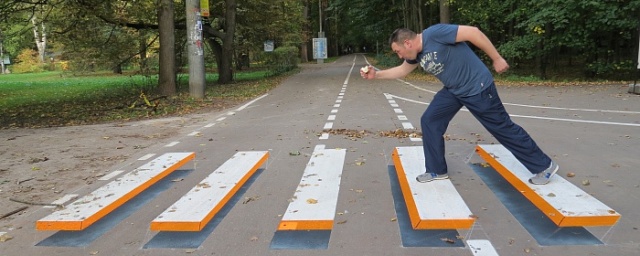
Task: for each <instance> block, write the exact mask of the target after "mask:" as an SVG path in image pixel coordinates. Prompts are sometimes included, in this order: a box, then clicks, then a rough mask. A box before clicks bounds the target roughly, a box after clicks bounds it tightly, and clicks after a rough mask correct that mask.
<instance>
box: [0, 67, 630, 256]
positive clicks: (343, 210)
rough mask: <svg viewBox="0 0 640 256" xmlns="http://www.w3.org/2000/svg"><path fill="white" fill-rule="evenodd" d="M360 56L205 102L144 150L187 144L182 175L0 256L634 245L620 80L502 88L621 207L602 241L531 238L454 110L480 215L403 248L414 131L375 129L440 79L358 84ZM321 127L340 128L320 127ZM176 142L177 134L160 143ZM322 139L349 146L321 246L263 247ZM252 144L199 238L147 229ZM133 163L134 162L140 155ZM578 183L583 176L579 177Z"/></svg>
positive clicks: (29, 233)
mask: <svg viewBox="0 0 640 256" xmlns="http://www.w3.org/2000/svg"><path fill="white" fill-rule="evenodd" d="M363 65H365V59H364V57H363V56H361V55H350V56H345V57H343V58H340V59H339V60H338V61H336V62H335V63H326V64H312V65H307V66H306V67H305V69H304V70H303V71H302V72H301V73H299V74H297V75H295V76H292V77H290V78H289V79H287V80H285V81H284V82H283V83H282V84H281V85H280V86H278V87H277V88H275V89H274V90H272V91H271V92H269V93H268V94H266V95H264V96H262V97H260V98H256V99H255V100H253V101H251V102H247V103H246V104H245V105H242V106H239V107H238V108H235V109H231V110H229V111H225V112H220V113H211V114H210V115H208V116H207V117H205V118H204V119H203V120H202V121H201V122H200V123H198V124H197V125H195V126H191V127H188V128H187V129H188V130H185V132H184V133H182V134H180V135H178V136H176V137H174V138H170V139H167V140H165V141H159V142H158V143H159V144H158V145H160V146H157V147H150V148H149V152H147V153H149V154H156V155H158V154H161V153H165V152H196V159H195V160H194V161H192V162H191V163H189V164H187V165H185V166H184V167H183V168H181V170H180V171H178V172H176V173H175V175H174V176H171V177H169V179H173V180H176V179H178V180H180V181H179V182H171V181H168V182H165V183H166V184H165V186H164V187H158V188H154V189H155V190H156V192H153V193H150V194H149V195H148V196H147V198H146V199H145V198H141V199H139V203H138V205H135V204H134V205H126V206H125V208H128V209H129V212H127V213H120V214H121V216H123V217H120V219H118V218H115V220H113V221H112V222H111V223H104V224H101V227H100V228H96V229H94V230H92V231H91V232H85V233H74V232H53V231H36V230H35V228H30V227H33V226H29V225H24V227H23V228H21V229H19V230H14V231H12V233H11V235H12V236H14V237H16V238H14V239H13V240H11V241H8V242H5V243H0V255H11V256H13V255H51V256H53V255H183V254H186V255H474V253H479V252H478V251H477V250H476V251H475V252H474V251H473V250H472V249H470V248H469V246H466V245H465V244H464V241H466V240H487V241H489V242H490V243H491V246H492V247H493V249H494V250H495V251H496V252H497V254H498V255H637V253H638V251H640V230H638V228H640V224H639V223H640V211H639V209H638V207H639V205H640V172H638V166H640V158H639V157H638V155H639V152H638V151H639V150H640V97H638V96H636V95H632V94H627V85H607V86H571V87H522V86H519V87H506V86H499V89H498V90H499V92H500V96H501V98H502V100H503V102H504V103H505V106H506V107H507V109H508V111H509V113H510V114H511V115H512V116H513V119H514V121H515V122H516V123H518V124H520V125H521V126H522V127H524V128H525V129H526V130H527V131H528V132H529V133H530V134H531V135H532V137H533V138H534V139H535V140H536V142H537V143H538V144H539V146H540V147H541V148H542V149H543V150H544V151H545V152H547V154H549V155H550V156H552V158H553V159H554V160H555V161H556V162H557V163H558V164H559V165H560V167H561V169H560V171H559V175H562V176H566V174H567V173H569V172H573V173H575V174H576V175H575V177H572V178H567V180H569V181H570V182H572V183H574V184H575V185H577V186H578V187H580V188H581V189H583V190H584V191H586V192H587V193H589V194H591V195H593V196H594V197H596V198H597V199H599V200H600V201H602V202H603V203H605V204H606V205H608V206H609V207H611V208H613V209H615V210H616V211H617V212H619V213H620V214H621V216H622V217H621V219H620V221H619V222H618V223H617V224H616V225H615V226H613V227H596V228H587V229H586V230H587V231H588V233H589V234H591V235H592V236H593V237H594V238H595V239H596V240H597V241H599V242H600V243H595V244H586V245H585V244H582V245H574V244H570V243H569V244H562V242H563V239H564V238H563V237H562V236H560V237H557V238H556V237H554V238H553V239H555V240H558V241H559V243H560V244H559V245H541V243H540V242H539V241H541V240H540V239H543V238H548V236H552V235H553V234H552V233H553V232H552V233H551V234H544V233H543V234H536V232H535V231H532V230H531V229H530V227H531V225H533V226H534V227H535V226H536V225H537V224H536V223H537V222H536V220H533V221H532V222H533V224H531V223H529V224H526V223H523V221H522V220H521V219H518V218H517V217H516V216H514V213H513V212H512V211H511V210H510V208H509V207H508V206H507V205H505V203H503V202H502V201H501V199H500V198H499V196H497V195H496V193H495V192H494V191H493V188H492V187H491V186H488V185H487V184H486V183H485V182H484V181H483V180H482V179H481V177H479V175H478V174H477V170H475V169H474V163H479V162H482V160H480V158H479V157H478V156H477V155H476V154H475V152H474V148H475V144H477V143H482V144H484V143H494V142H495V140H494V139H493V138H492V137H491V136H490V135H489V134H488V133H487V132H486V131H485V130H484V129H483V128H482V127H481V126H480V124H479V123H478V122H477V121H476V120H475V119H474V118H473V117H472V116H471V115H470V114H469V113H468V112H465V111H461V112H460V113H459V114H458V115H457V116H456V117H455V118H454V119H453V121H452V122H451V124H450V127H449V129H448V131H447V135H446V136H447V139H448V142H447V150H446V151H447V161H448V164H449V170H450V176H451V180H452V182H453V183H454V185H455V186H456V188H457V190H458V192H459V193H460V195H461V196H462V197H463V198H464V200H465V202H466V203H467V205H468V206H469V209H470V210H471V211H472V212H473V213H474V214H475V215H476V216H477V217H478V219H477V220H476V224H475V225H474V227H473V228H472V229H470V230H457V232H458V233H459V237H457V239H460V241H462V242H463V243H462V246H461V247H430V246H418V247H408V246H405V245H403V241H402V239H401V234H402V232H403V231H402V230H401V228H400V227H399V221H398V218H399V216H397V214H396V208H395V205H396V204H397V203H398V202H394V198H393V193H392V185H391V184H393V182H392V180H391V179H390V175H389V174H390V171H389V170H390V168H392V165H393V162H392V160H391V153H392V151H393V149H394V147H398V146H419V145H421V142H420V141H412V140H410V139H409V138H398V137H395V136H390V137H386V136H380V132H384V133H390V132H393V131H396V130H397V129H402V128H410V126H408V125H411V126H413V127H416V128H418V127H419V119H420V115H421V114H422V112H423V111H424V109H425V107H426V106H427V104H428V102H429V101H430V100H431V98H432V96H433V93H434V92H435V91H437V90H439V89H440V87H441V86H440V85H438V84H436V83H425V82H410V83H405V82H404V81H400V80H387V81H381V80H376V81H366V80H363V79H361V78H360V76H359V74H358V69H359V68H360V67H361V66H363ZM394 102H395V103H394ZM393 104H397V106H396V105H393ZM399 110H400V111H401V112H400V111H399ZM399 116H406V118H407V120H400V119H402V117H399ZM325 128H331V129H334V130H338V131H340V132H337V133H329V134H325V135H323V130H324V129H325ZM341 129H345V130H341ZM352 131H358V132H361V131H364V136H362V137H361V138H353V137H349V136H347V135H348V133H350V132H352ZM174 141H177V142H179V143H177V144H176V143H172V145H171V146H169V145H167V146H164V145H165V144H168V143H171V142H174ZM318 145H324V147H325V148H342V149H346V151H347V153H346V159H345V162H344V167H343V172H342V176H341V183H340V192H339V197H338V201H337V206H336V212H337V214H336V217H335V223H334V226H333V230H332V231H331V232H330V236H329V237H330V239H329V240H328V242H327V244H326V248H322V249H309V248H308V249H305V248H296V249H287V248H284V249H283V248H278V249H275V248H272V243H273V242H274V239H275V238H274V237H275V236H274V234H275V233H276V230H277V228H278V225H279V221H280V220H281V219H282V216H283V214H284V213H285V211H286V209H287V206H288V204H289V199H290V198H291V197H292V196H293V194H294V192H295V191H296V188H297V187H298V185H299V183H300V179H301V176H302V173H303V171H304V169H305V166H306V165H307V164H308V162H309V159H310V155H311V154H312V152H313V151H314V148H316V147H317V146H318ZM252 150H267V151H269V153H270V157H269V159H268V161H267V163H266V164H265V165H264V166H263V167H262V168H261V169H260V171H259V173H257V174H256V175H255V177H254V179H252V180H250V181H249V183H248V184H247V186H246V189H245V190H241V193H242V194H241V195H240V196H239V197H238V199H237V202H231V205H230V206H229V207H228V209H227V210H228V212H225V213H224V216H223V217H221V218H219V219H218V220H217V221H218V223H216V224H215V226H214V227H212V228H211V229H209V230H207V231H206V232H201V233H200V234H199V235H196V236H194V237H191V238H187V239H186V240H184V241H189V242H190V243H191V245H194V244H195V245H196V246H195V248H190V247H189V246H185V244H184V243H185V242H180V241H183V240H179V239H177V238H175V237H172V236H171V234H167V237H168V238H166V239H165V240H162V239H160V235H159V234H158V233H157V232H155V231H150V230H149V222H150V221H151V220H153V219H154V218H155V217H156V216H157V215H158V214H160V213H161V212H162V211H164V209H166V208H167V207H169V206H170V205H171V204H173V203H174V202H175V201H176V200H178V199H179V198H180V197H181V196H182V195H184V194H185V193H186V192H187V191H189V190H190V189H191V188H192V187H194V186H195V185H196V184H198V182H199V181H200V180H202V179H203V178H204V177H206V176H207V175H208V174H209V173H211V172H212V171H213V170H214V169H215V168H216V167H218V166H220V165H221V164H222V163H223V162H225V161H226V160H227V159H229V158H230V157H231V156H233V154H235V153H236V152H237V151H252ZM298 153H299V154H298ZM130 162H131V163H132V165H135V164H137V165H138V166H139V165H140V164H141V163H143V162H144V161H140V160H135V159H134V160H131V161H130ZM138 163H140V164H138ZM586 180H588V181H589V185H584V184H583V182H584V183H586V182H585V181H586ZM100 185H104V183H99V182H97V183H95V184H92V185H90V186H86V187H82V188H80V189H78V190H77V193H78V194H81V195H82V194H83V193H84V194H86V193H89V192H91V191H92V190H94V189H96V188H98V187H99V186H100ZM137 200H138V199H137ZM49 212H50V210H47V209H42V210H39V211H36V212H35V213H33V214H30V215H28V216H23V217H22V219H20V220H16V221H21V222H24V223H29V222H31V223H35V221H37V220H38V219H40V218H42V217H44V216H46V215H47V214H48V213H49ZM527 225H529V226H527ZM541 236H542V237H541ZM18 237H19V238H20V239H17V238H18ZM71 237H75V238H71ZM424 239H434V238H424ZM435 239H436V240H438V239H440V237H436V238H435ZM181 243H183V244H182V245H181ZM443 243H446V241H445V242H443ZM158 247H168V248H158ZM488 251H489V248H486V249H485V252H488ZM480 253H481V252H480ZM477 255H482V254H477ZM486 255H493V254H486Z"/></svg>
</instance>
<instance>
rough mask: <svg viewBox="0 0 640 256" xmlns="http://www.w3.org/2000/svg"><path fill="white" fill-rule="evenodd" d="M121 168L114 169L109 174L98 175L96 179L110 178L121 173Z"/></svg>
mask: <svg viewBox="0 0 640 256" xmlns="http://www.w3.org/2000/svg"><path fill="white" fill-rule="evenodd" d="M123 172H124V171H123V170H116V171H112V172H110V173H109V174H107V175H105V176H102V177H100V178H99V179H98V180H110V179H111V178H113V177H115V176H118V175H120V174H121V173H123Z"/></svg>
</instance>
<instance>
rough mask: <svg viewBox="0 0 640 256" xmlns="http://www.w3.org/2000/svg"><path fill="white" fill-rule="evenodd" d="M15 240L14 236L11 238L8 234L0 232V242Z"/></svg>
mask: <svg viewBox="0 0 640 256" xmlns="http://www.w3.org/2000/svg"><path fill="white" fill-rule="evenodd" d="M11 239H13V236H10V235H9V234H7V233H6V232H0V242H6V241H9V240H11Z"/></svg>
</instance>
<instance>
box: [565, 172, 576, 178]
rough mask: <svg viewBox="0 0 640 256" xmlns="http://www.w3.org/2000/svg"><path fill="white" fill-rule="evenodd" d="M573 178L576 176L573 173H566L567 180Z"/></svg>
mask: <svg viewBox="0 0 640 256" xmlns="http://www.w3.org/2000/svg"><path fill="white" fill-rule="evenodd" d="M575 176H576V174H575V173H573V172H570V173H567V177H569V178H572V177H575Z"/></svg>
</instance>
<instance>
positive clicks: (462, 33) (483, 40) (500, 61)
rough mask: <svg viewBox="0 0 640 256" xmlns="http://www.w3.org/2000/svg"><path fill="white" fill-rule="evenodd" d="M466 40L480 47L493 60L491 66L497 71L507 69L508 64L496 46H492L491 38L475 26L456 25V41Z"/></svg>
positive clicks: (500, 71)
mask: <svg viewBox="0 0 640 256" xmlns="http://www.w3.org/2000/svg"><path fill="white" fill-rule="evenodd" d="M465 41H468V42H470V43H472V44H473V45H475V46H476V47H478V48H480V50H482V51H483V52H484V53H486V54H487V55H488V56H489V58H491V60H493V68H494V69H495V70H496V72H498V73H502V72H505V71H507V69H509V64H508V63H507V61H506V60H505V59H504V58H502V56H500V53H498V50H496V47H495V46H493V43H491V40H489V38H488V37H487V36H486V35H485V34H484V33H482V31H480V29H478V28H477V27H472V26H464V25H460V26H458V34H457V35H456V42H465Z"/></svg>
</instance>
